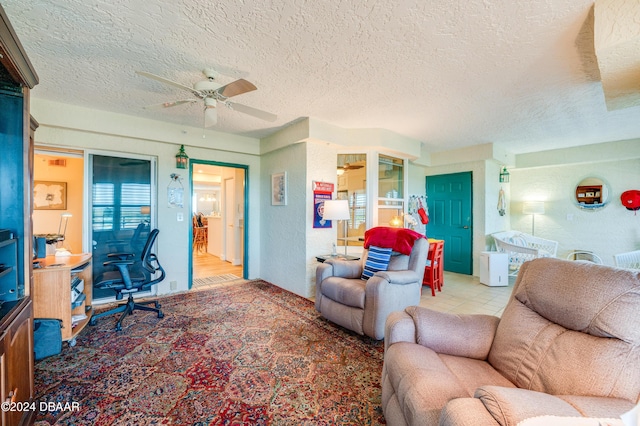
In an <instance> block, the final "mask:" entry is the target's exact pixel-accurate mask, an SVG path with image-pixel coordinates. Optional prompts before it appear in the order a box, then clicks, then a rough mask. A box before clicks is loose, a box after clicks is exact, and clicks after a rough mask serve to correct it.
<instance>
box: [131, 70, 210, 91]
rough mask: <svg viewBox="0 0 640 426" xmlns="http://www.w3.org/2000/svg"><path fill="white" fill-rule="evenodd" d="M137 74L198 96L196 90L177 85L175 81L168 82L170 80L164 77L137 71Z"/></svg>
mask: <svg viewBox="0 0 640 426" xmlns="http://www.w3.org/2000/svg"><path fill="white" fill-rule="evenodd" d="M136 74H138V75H141V76H143V77H147V78H150V79H152V80H156V81H159V82H161V83H164V84H168V85H170V86H173V87H177V88H178V89H182V90H188V91H189V92H191V93H193V94H194V95H197V94H198V92H197V91H196V90H194V89H193V88H192V87H189V86H185V85H184V84H180V83H176V82H175V81H171V80H168V79H166V78H164V77H160V76H159V75H155V74H151V73H150V72H145V71H136Z"/></svg>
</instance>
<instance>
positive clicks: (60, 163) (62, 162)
mask: <svg viewBox="0 0 640 426" xmlns="http://www.w3.org/2000/svg"><path fill="white" fill-rule="evenodd" d="M49 165H50V166H57V167H67V160H66V158H55V159H53V160H49Z"/></svg>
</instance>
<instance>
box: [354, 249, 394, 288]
mask: <svg viewBox="0 0 640 426" xmlns="http://www.w3.org/2000/svg"><path fill="white" fill-rule="evenodd" d="M389 259H391V248H384V247H376V246H370V247H369V253H368V254H367V261H366V262H365V263H364V270H363V271H362V276H361V277H360V278H362V279H363V280H365V281H366V280H368V279H369V278H371V277H372V276H373V274H375V273H376V272H378V271H386V270H387V267H388V266H389Z"/></svg>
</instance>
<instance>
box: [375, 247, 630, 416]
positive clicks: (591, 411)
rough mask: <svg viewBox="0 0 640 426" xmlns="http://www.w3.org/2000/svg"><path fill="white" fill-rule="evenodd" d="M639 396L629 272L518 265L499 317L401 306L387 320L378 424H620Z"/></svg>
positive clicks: (545, 262)
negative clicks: (557, 420) (547, 420)
mask: <svg viewBox="0 0 640 426" xmlns="http://www.w3.org/2000/svg"><path fill="white" fill-rule="evenodd" d="M639 399H640V274H638V273H634V272H632V271H627V270H622V269H616V268H611V267H607V266H602V265H596V264H593V263H589V262H570V261H567V260H559V259H552V258H545V259H536V260H533V261H530V262H527V263H525V264H523V266H522V268H521V270H520V273H519V275H518V278H517V280H516V283H515V285H514V290H513V293H512V295H511V299H510V300H509V302H508V304H507V306H506V308H505V310H504V313H503V315H502V318H497V317H493V316H488V315H452V314H446V313H440V312H435V311H431V310H429V309H426V308H422V307H417V306H412V307H409V308H407V309H406V310H405V311H402V312H394V313H392V314H391V315H390V316H389V318H388V319H387V323H386V341H385V354H384V366H383V371H382V404H383V410H384V415H385V418H386V421H387V424H389V425H437V424H440V425H469V426H471V425H473V426H479V425H516V424H518V422H520V421H523V420H525V419H528V418H533V417H536V416H541V415H551V416H561V417H576V416H578V417H597V418H618V419H619V416H620V414H622V413H624V412H626V411H628V410H630V409H631V408H633V406H634V405H635V404H637V403H638V402H639ZM563 424H564V423H563ZM566 424H571V422H570V421H569V422H567V423H566ZM595 424H596V425H597V424H598V423H597V422H596V423H595Z"/></svg>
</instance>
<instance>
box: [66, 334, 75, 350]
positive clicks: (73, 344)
mask: <svg viewBox="0 0 640 426" xmlns="http://www.w3.org/2000/svg"><path fill="white" fill-rule="evenodd" d="M76 343H77V342H76V338H75V337H74V338H73V339H71V340H69V341H68V342H67V344H68V345H69V347H70V348H72V347H74V346H75V345H76Z"/></svg>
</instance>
